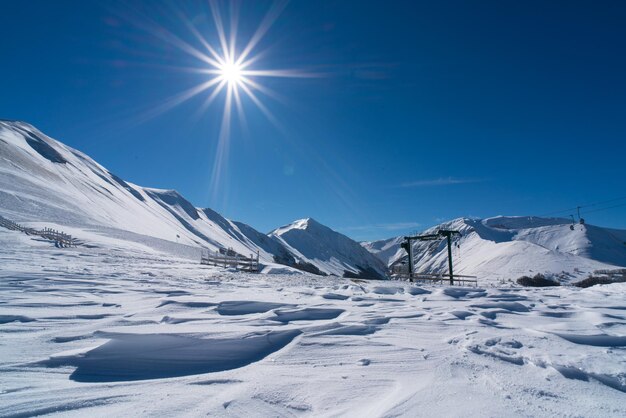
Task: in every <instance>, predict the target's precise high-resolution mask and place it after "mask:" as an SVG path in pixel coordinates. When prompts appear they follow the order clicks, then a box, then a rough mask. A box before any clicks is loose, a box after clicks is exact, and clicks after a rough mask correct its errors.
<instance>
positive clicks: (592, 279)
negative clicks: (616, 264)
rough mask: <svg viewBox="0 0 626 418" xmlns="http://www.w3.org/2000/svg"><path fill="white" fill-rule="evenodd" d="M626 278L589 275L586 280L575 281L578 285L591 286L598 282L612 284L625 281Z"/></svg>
mask: <svg viewBox="0 0 626 418" xmlns="http://www.w3.org/2000/svg"><path fill="white" fill-rule="evenodd" d="M625 281H626V279H622V278H620V279H611V278H610V277H598V276H589V277H587V278H586V279H584V280H581V281H579V282H576V283H574V286H576V287H582V288H586V287H591V286H595V285H597V284H611V283H623V282H625Z"/></svg>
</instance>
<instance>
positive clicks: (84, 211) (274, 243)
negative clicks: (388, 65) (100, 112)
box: [0, 121, 384, 277]
mask: <svg viewBox="0 0 626 418" xmlns="http://www.w3.org/2000/svg"><path fill="white" fill-rule="evenodd" d="M0 214H1V215H4V216H6V217H7V218H10V219H12V220H15V221H18V222H29V223H33V222H41V223H44V222H45V223H50V222H52V223H54V224H56V225H61V226H66V227H72V228H82V229H83V230H84V231H87V230H88V231H90V232H94V234H91V235H90V237H91V238H92V240H93V239H95V240H96V241H98V240H106V237H112V236H114V237H116V238H122V239H124V240H129V241H135V242H138V243H141V245H148V246H153V247H154V246H155V245H157V244H158V245H157V246H158V249H160V250H163V249H164V248H167V249H168V250H169V251H175V252H180V251H181V248H180V247H183V246H184V245H186V246H187V247H188V248H196V249H198V252H197V254H199V248H207V249H209V250H211V251H216V250H218V249H219V248H232V249H233V250H234V251H236V252H237V253H239V254H242V255H245V256H247V255H250V254H256V252H257V251H258V252H259V255H260V259H261V261H262V262H263V263H264V264H266V265H273V264H282V265H286V266H289V267H295V268H297V269H300V270H306V271H310V272H314V273H318V274H337V275H340V276H342V275H343V274H344V271H345V272H348V274H349V275H351V274H356V275H358V274H361V273H364V272H366V271H367V272H369V270H367V269H368V268H369V267H370V266H373V267H374V271H376V275H375V276H376V277H378V276H380V275H381V274H383V273H384V266H382V263H380V262H379V261H378V260H377V259H375V258H374V257H372V256H371V255H370V254H369V253H367V252H366V251H363V249H362V248H361V247H360V246H359V245H358V244H357V243H356V242H354V241H352V240H350V239H349V238H347V237H344V236H341V239H339V238H337V237H338V236H339V234H337V233H335V232H334V231H332V230H330V229H329V228H326V227H323V226H322V225H319V224H317V225H319V230H318V232H319V234H318V235H316V237H317V238H318V239H320V240H322V241H323V242H334V241H337V242H340V243H341V245H339V246H337V247H336V248H337V250H338V251H340V252H339V253H337V254H334V253H332V250H330V249H328V248H327V249H326V252H325V253H324V257H326V259H324V258H323V257H321V256H320V257H317V254H316V253H308V252H306V251H304V252H305V253H306V254H310V255H311V256H312V257H314V260H311V261H310V260H308V258H307V257H306V256H303V254H302V253H300V252H298V251H296V250H294V248H292V247H288V246H286V245H285V243H284V242H283V241H282V240H281V239H280V238H279V237H278V236H276V235H275V234H269V235H266V234H263V233H261V232H259V231H257V230H255V229H254V228H252V227H251V226H249V225H246V224H244V223H241V222H234V221H231V220H228V219H226V218H224V217H223V216H222V215H220V214H219V213H217V212H215V211H213V210H212V209H208V208H205V209H200V208H196V207H194V205H193V204H191V203H190V202H189V201H187V200H186V199H185V198H184V197H183V196H181V195H180V194H179V193H178V192H176V191H175V190H161V189H154V188H147V187H141V186H137V185H135V184H132V183H129V182H126V181H124V180H122V179H121V178H119V177H118V176H116V175H115V174H113V173H111V172H110V171H108V170H107V169H106V168H105V167H103V166H102V165H100V164H98V163H97V162H95V161H94V160H92V159H91V158H90V157H88V156H87V155H85V154H83V153H81V152H80V151H77V150H75V149H73V148H70V147H68V146H66V145H64V144H62V143H60V142H58V141H56V140H54V139H52V138H50V137H48V136H46V135H45V134H43V133H42V132H40V131H39V130H37V129H36V128H34V127H33V126H32V125H29V124H27V123H23V122H13V121H0ZM324 234H327V235H328V236H329V238H325V237H324V236H323V235H324ZM77 235H78V236H79V237H80V235H81V233H77ZM82 235H85V233H82ZM146 237H151V238H154V239H149V240H146ZM177 243H178V244H179V245H178V246H177V245H175V244H177ZM296 248H297V247H296ZM312 248H314V247H312ZM342 251H343V252H342ZM183 252H184V251H183ZM346 252H348V253H349V252H355V254H346ZM184 253H185V254H187V255H188V256H189V255H190V254H191V256H194V255H193V254H196V253H194V252H193V251H192V252H189V251H186V252H184ZM336 260H341V261H340V262H338V261H336ZM274 270H275V269H274ZM281 271H285V269H282V270H281Z"/></svg>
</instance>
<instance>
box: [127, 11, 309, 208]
mask: <svg viewBox="0 0 626 418" xmlns="http://www.w3.org/2000/svg"><path fill="white" fill-rule="evenodd" d="M208 4H209V6H210V9H211V15H212V17H213V22H212V24H211V26H212V27H213V28H214V30H215V33H214V35H217V36H216V37H212V36H210V35H209V34H208V33H204V31H203V30H202V29H200V28H199V27H197V26H196V23H195V21H194V20H193V19H190V18H188V17H187V16H186V14H185V12H184V11H182V10H179V9H177V8H176V7H175V6H172V10H173V11H174V14H175V15H176V16H177V17H178V18H179V19H180V22H181V23H182V24H183V25H184V26H185V27H186V28H187V29H188V30H189V33H188V35H192V37H191V38H190V39H187V38H186V37H184V36H181V35H179V34H176V33H173V32H170V31H169V30H168V29H167V28H165V27H163V26H159V25H158V24H156V23H154V22H151V21H142V20H139V22H138V24H139V25H140V27H141V28H143V29H144V30H146V31H148V32H149V33H150V34H152V35H153V36H154V37H156V38H157V39H158V40H159V41H161V42H165V43H167V44H169V45H170V46H172V47H175V48H177V49H179V50H180V51H182V52H184V53H186V54H188V55H189V56H191V57H193V58H195V59H196V60H197V61H198V62H197V63H196V64H195V65H193V66H191V67H179V68H181V69H182V70H183V71H185V72H193V73H199V74H202V75H203V80H202V82H201V83H199V84H197V85H195V86H193V87H191V88H188V89H187V90H184V91H182V92H179V93H177V94H175V95H174V96H172V97H170V98H168V99H165V100H163V102H162V103H160V104H159V105H158V106H157V108H156V109H153V110H151V111H149V112H148V113H147V114H146V117H153V116H156V115H158V114H161V113H163V112H166V111H168V110H171V109H172V108H174V107H176V106H178V105H180V104H182V103H183V102H186V101H188V100H190V99H192V98H193V97H195V96H198V95H200V94H202V93H205V97H204V101H203V103H202V104H201V105H200V106H199V107H198V110H197V111H196V114H197V115H201V114H203V113H204V112H205V111H206V110H207V109H208V108H209V106H210V105H211V104H212V103H213V102H214V101H216V100H217V99H218V98H219V99H220V100H219V101H221V99H223V100H224V102H223V103H224V106H223V111H222V118H221V119H222V120H221V124H220V125H219V135H218V136H217V141H216V144H215V160H214V163H213V168H212V174H211V185H210V188H211V194H212V195H213V196H212V200H213V201H215V200H216V199H217V196H218V192H219V190H220V184H221V183H222V180H223V176H222V175H223V174H224V173H225V172H226V164H227V161H228V150H229V143H230V127H231V120H232V119H233V114H234V113H235V112H236V113H237V115H238V117H239V118H238V119H239V121H240V122H241V124H242V126H243V127H244V129H245V123H246V118H245V115H244V113H245V112H244V100H247V101H249V102H251V103H252V104H254V105H256V107H257V108H258V110H259V111H260V112H261V113H263V114H264V115H265V116H266V117H267V118H268V120H269V121H270V122H271V123H272V124H274V125H275V126H276V127H277V128H278V129H282V128H281V126H280V124H279V123H278V121H277V119H276V117H275V116H274V115H273V114H272V112H271V111H270V109H269V108H268V107H267V106H266V104H265V103H264V100H263V96H267V97H269V98H272V99H275V100H282V99H281V96H280V95H278V94H277V93H275V92H274V91H273V90H271V89H270V88H268V87H267V86H266V85H264V84H265V83H263V82H262V81H261V80H262V79H264V78H265V79H266V78H293V77H296V78H300V77H312V76H315V75H313V74H312V73H309V72H303V71H301V70H294V69H261V68H258V64H259V63H260V62H263V59H262V58H265V57H266V55H267V50H264V51H261V52H259V51H258V49H259V46H260V44H261V41H262V39H263V38H264V36H265V34H266V33H267V32H268V30H269V29H270V27H271V26H272V24H273V23H274V22H275V21H276V19H277V18H278V17H279V15H280V14H281V12H282V10H283V9H284V8H285V7H286V5H287V1H284V0H278V1H275V2H274V3H273V4H272V6H271V7H270V9H269V10H268V11H267V13H266V15H265V16H264V17H263V18H262V19H261V21H260V23H259V25H258V27H257V29H256V30H255V31H254V32H253V33H252V34H251V36H250V38H249V39H248V41H247V42H246V43H239V42H238V38H239V37H238V36H237V28H238V14H237V12H236V11H235V12H233V10H235V9H236V8H230V9H229V10H230V13H231V14H230V15H229V17H230V19H227V22H226V24H225V21H224V19H223V18H222V13H221V11H220V4H221V3H220V2H219V0H208ZM211 40H212V41H213V42H211Z"/></svg>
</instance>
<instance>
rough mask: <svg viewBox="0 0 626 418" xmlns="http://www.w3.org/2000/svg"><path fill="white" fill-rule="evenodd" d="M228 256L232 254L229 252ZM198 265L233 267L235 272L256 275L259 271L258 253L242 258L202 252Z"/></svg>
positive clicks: (240, 256) (236, 255) (216, 252)
mask: <svg viewBox="0 0 626 418" xmlns="http://www.w3.org/2000/svg"><path fill="white" fill-rule="evenodd" d="M229 254H233V253H232V252H229ZM200 264H206V265H210V266H222V267H233V268H235V269H236V270H241V271H248V272H253V273H257V272H258V271H259V253H258V252H257V254H256V256H255V255H254V254H250V257H244V256H242V255H240V254H236V253H235V254H234V255H228V254H220V252H219V251H215V252H212V251H209V250H202V254H201V256H200Z"/></svg>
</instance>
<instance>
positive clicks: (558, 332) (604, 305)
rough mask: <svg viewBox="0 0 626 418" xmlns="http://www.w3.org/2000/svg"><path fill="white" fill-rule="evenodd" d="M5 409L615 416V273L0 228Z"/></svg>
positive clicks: (623, 319) (621, 312)
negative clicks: (284, 258) (559, 276)
mask: <svg viewBox="0 0 626 418" xmlns="http://www.w3.org/2000/svg"><path fill="white" fill-rule="evenodd" d="M0 265H1V266H2V269H1V270H0V376H1V379H0V416H32V415H46V414H50V415H52V414H57V415H59V414H60V415H81V416H135V415H147V416H157V415H158V416H178V415H181V414H183V415H184V414H187V415H192V416H197V415H203V416H204V415H208V416H246V417H248V416H251V417H261V416H294V415H298V416H300V415H301V416H345V415H348V416H411V417H413V416H424V415H427V416H469V417H472V416H507V417H509V416H585V417H596V416H597V417H623V416H626V404H625V403H624V394H625V393H626V384H625V382H626V370H625V369H624V348H625V347H626V345H625V342H624V341H625V339H626V305H625V303H624V300H625V298H626V283H619V284H612V285H603V286H596V287H592V288H588V289H579V288H576V287H570V286H561V287H556V288H549V289H547V290H546V289H545V288H541V289H539V288H538V289H529V288H519V287H510V286H508V287H494V286H484V287H479V288H474V287H447V286H429V285H419V286H417V285H415V284H411V283H406V282H386V283H385V282H380V281H366V280H355V281H351V280H348V279H341V278H332V279H331V278H327V277H319V276H312V275H305V274H301V275H291V274H285V275H279V274H277V275H272V276H266V275H255V274H245V273H240V272H234V271H225V270H223V269H220V268H214V267H205V266H200V265H199V264H198V263H197V262H191V261H188V260H185V259H184V258H176V257H173V256H167V255H165V254H164V253H161V252H156V251H154V250H152V249H151V247H149V246H135V245H128V242H127V241H125V240H123V239H121V240H115V239H110V240H109V241H107V242H106V243H103V244H102V245H100V246H98V247H94V248H89V247H84V248H65V249H62V250H61V249H58V248H55V247H54V246H52V245H51V244H50V243H47V242H44V241H35V240H33V239H32V238H30V237H28V236H25V235H24V234H21V233H18V232H12V231H4V232H3V231H1V230H0Z"/></svg>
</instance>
